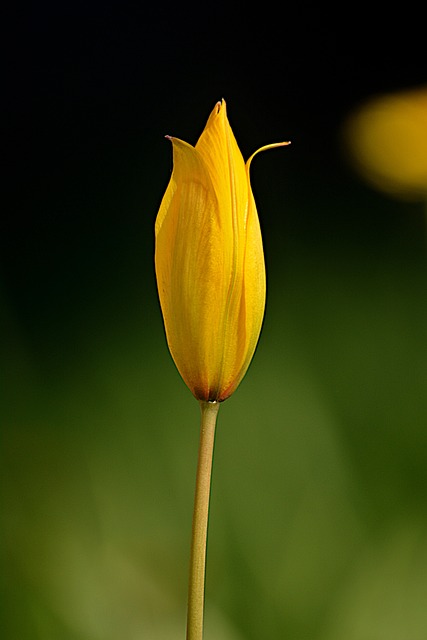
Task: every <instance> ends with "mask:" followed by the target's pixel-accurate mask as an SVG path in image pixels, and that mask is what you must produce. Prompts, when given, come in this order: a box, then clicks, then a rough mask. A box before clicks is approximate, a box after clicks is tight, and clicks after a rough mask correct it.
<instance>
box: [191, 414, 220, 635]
mask: <svg viewBox="0 0 427 640" xmlns="http://www.w3.org/2000/svg"><path fill="white" fill-rule="evenodd" d="M200 408H201V414H202V415H201V427H200V444H199V460H198V464H197V475H196V493H195V497H194V511H193V529H192V536H191V557H190V578H189V585H188V608H187V640H202V638H203V610H204V600H205V566H206V539H207V532H208V514H209V495H210V488H211V472H212V458H213V450H214V441H215V426H216V419H217V415H218V410H219V403H218V402H201V403H200Z"/></svg>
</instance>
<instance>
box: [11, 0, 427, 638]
mask: <svg viewBox="0 0 427 640" xmlns="http://www.w3.org/2000/svg"><path fill="white" fill-rule="evenodd" d="M372 12H373V8H372V7H371V9H370V10H364V11H363V12H362V9H361V8H359V7H356V6H349V5H346V6H345V7H344V6H343V7H340V8H334V9H333V10H332V9H328V7H325V6H323V5H320V6H315V7H314V8H311V7H310V6H306V5H304V6H301V7H300V8H298V7H297V6H295V5H293V6H288V5H269V4H268V3H264V4H262V6H257V7H255V8H254V9H252V10H250V9H249V8H248V6H247V5H245V4H228V5H225V4H221V3H216V4H214V5H213V4H207V5H203V4H199V5H197V6H193V5H188V4H180V5H178V4H176V5H168V4H160V3H159V4H158V5H153V4H145V3H130V2H123V3H120V4H119V3H117V4H116V3H94V2H89V3H87V4H83V3H73V4H68V3H65V4H64V3H63V4H54V3H42V4H38V5H33V6H32V7H30V8H28V9H26V10H24V9H23V8H22V10H21V9H18V10H15V12H14V15H10V20H9V19H8V20H6V21H5V27H6V29H5V31H6V34H5V36H6V37H5V54H4V60H3V62H4V63H5V65H4V75H3V85H4V97H3V100H2V102H3V104H2V107H3V118H2V125H3V142H4V144H3V150H4V164H5V178H6V190H5V195H6V198H5V200H4V204H3V207H2V209H3V211H2V217H1V223H0V224H1V256H0V258H1V264H0V267H1V272H0V303H1V326H2V340H1V342H2V353H3V355H2V359H1V363H2V365H1V372H2V389H1V395H2V397H3V400H2V408H1V412H2V415H3V418H2V422H3V423H4V428H3V434H4V446H3V449H2V450H3V455H4V462H3V465H2V466H3V470H4V471H3V473H4V479H3V489H4V490H3V496H4V507H5V508H4V513H5V518H4V520H5V523H4V538H5V544H4V545H3V546H4V550H5V568H6V571H5V572H4V576H5V578H4V584H3V588H4V600H5V603H6V607H5V612H4V622H3V624H4V627H5V630H6V636H5V637H7V638H8V639H10V640H12V639H14V638H20V640H22V639H23V638H27V637H28V638H35V637H37V638H43V639H45V638H46V639H47V638H55V639H57V638H61V639H62V638H65V639H68V638H70V639H80V638H82V639H86V638H87V639H89V638H100V639H104V638H105V639H110V638H111V639H112V638H120V639H121V640H125V639H127V638H129V639H132V640H133V639H134V638H135V639H136V638H138V639H139V638H141V639H145V638H147V639H152V638H153V639H154V638H171V639H172V638H175V637H176V638H179V637H183V633H184V631H183V629H184V625H185V590H186V579H187V573H186V572H187V561H188V543H189V530H190V519H191V508H192V495H193V482H194V470H195V463H196V450H197V432H198V425H197V423H198V407H197V404H196V403H195V401H194V400H193V399H192V397H191V394H190V393H189V392H188V391H187V389H186V388H185V386H184V384H183V383H182V381H181V380H180V378H179V376H178V374H177V372H176V371H175V369H174V366H173V364H172V362H171V359H170V357H169V354H168V352H167V348H166V344H165V340H164V335H163V328H162V320H161V315H160V311H159V307H158V301H157V294H156V289H155V277H154V269H153V245H154V236H153V226H154V220H155V216H156V213H157V210H158V207H159V204H160V200H161V197H162V195H163V192H164V190H165V188H166V185H167V182H168V179H169V175H170V171H171V149H170V146H169V143H168V142H167V141H166V140H165V139H164V136H165V135H166V134H171V135H175V136H177V137H180V138H182V139H184V140H186V141H188V142H190V143H195V142H196V141H197V138H198V136H199V135H200V133H201V131H202V130H203V127H204V125H205V122H206V119H207V117H208V115H209V113H210V111H211V110H212V108H213V106H214V104H215V103H216V102H217V101H218V100H219V99H221V98H225V100H226V102H227V108H228V115H229V120H230V123H231V126H232V128H233V130H234V133H235V135H236V138H237V141H238V143H239V146H240V148H241V150H242V153H243V155H244V157H245V158H247V157H248V156H249V155H250V154H251V153H252V152H253V151H254V150H255V149H257V148H258V147H259V146H262V145H263V144H267V143H269V142H275V141H280V140H288V139H289V140H291V141H292V145H291V147H288V148H284V149H277V150H274V151H270V152H268V153H266V154H265V155H264V154H263V155H262V156H259V157H258V158H257V159H256V161H255V162H254V164H253V168H252V182H253V188H254V192H255V195H256V198H257V204H258V210H259V214H260V219H261V225H262V229H263V234H264V242H265V252H266V262H267V270H268V282H269V290H268V291H269V293H268V303H267V311H266V320H265V325H264V329H263V334H262V337H261V341H260V345H259V348H258V351H257V354H256V356H255V359H254V362H253V365H252V366H251V369H250V372H249V374H248V376H247V379H245V381H244V382H243V383H242V386H241V388H240V389H239V390H238V392H237V393H236V395H235V397H234V398H232V399H231V400H229V401H227V403H226V404H225V405H224V406H223V407H222V408H221V413H220V418H219V420H220V429H219V431H218V438H217V450H216V460H215V471H214V485H213V495H212V510H211V529H210V547H209V567H208V581H207V621H206V638H207V640H209V638H211V637H222V638H224V639H225V640H227V639H228V638H229V639H235V640H238V639H241V638H248V639H252V638H253V639H255V638H265V637H274V638H282V637H289V638H293V639H294V640H298V639H301V640H302V639H303V638H307V637H310V638H311V639H312V640H314V639H319V640H335V639H338V638H343V637H345V638H346V639H347V640H366V639H369V640H371V639H372V640H377V639H379V640H380V639H382V638H387V640H394V638H396V640H400V639H401V638H405V640H418V638H420V639H421V638H424V637H425V632H426V629H427V618H426V615H425V611H424V609H425V607H424V603H425V597H426V595H427V547H426V542H425V540H426V535H425V534H426V524H427V523H426V510H425V491H426V489H427V482H426V465H427V438H426V417H427V406H426V383H427V373H426V362H427V349H426V344H427V341H426V338H427V334H426V320H427V309H426V294H425V292H426V229H425V226H426V219H425V203H423V202H419V201H413V202H410V201H403V200H395V199H393V198H392V197H391V196H389V195H386V194H382V193H380V192H376V191H374V190H373V189H372V188H371V187H369V186H368V185H366V184H365V183H363V181H362V179H361V178H360V177H359V176H358V175H357V174H356V173H355V172H354V171H353V167H352V163H351V162H350V160H349V157H348V151H347V149H346V148H345V146H344V144H343V139H342V126H343V124H344V123H345V121H346V119H347V117H348V116H349V114H350V113H351V112H352V111H353V110H354V109H355V108H356V107H357V106H358V105H360V104H363V103H364V101H365V100H367V99H368V98H370V97H371V96H375V95H378V94H381V93H392V92H394V91H400V90H403V89H405V88H408V89H410V88H415V87H418V86H421V85H424V84H426V82H427V63H426V55H425V33H422V19H421V17H420V16H417V15H416V12H415V11H414V10H411V7H410V5H409V6H407V7H406V6H405V7H401V6H400V5H399V6H397V8H396V10H395V14H393V13H392V10H390V9H387V13H381V14H380V16H379V18H378V19H377V20H376V21H374V18H373V15H371V13H372Z"/></svg>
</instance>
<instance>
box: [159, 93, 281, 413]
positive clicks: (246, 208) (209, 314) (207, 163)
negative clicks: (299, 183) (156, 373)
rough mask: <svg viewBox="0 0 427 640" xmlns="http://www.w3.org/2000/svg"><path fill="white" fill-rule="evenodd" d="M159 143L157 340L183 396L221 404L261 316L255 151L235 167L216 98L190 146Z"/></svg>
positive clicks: (247, 356) (241, 371) (251, 346)
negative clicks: (168, 150) (169, 148)
mask: <svg viewBox="0 0 427 640" xmlns="http://www.w3.org/2000/svg"><path fill="white" fill-rule="evenodd" d="M169 139H170V140H171V142H172V145H173V172H172V176H171V179H170V182H169V185H168V187H167V190H166V193H165V194H164V196H163V200H162V203H161V205H160V209H159V212H158V215H157V219H156V226H155V235H156V250H155V267H156V276H157V286H158V292H159V298H160V304H161V308H162V313H163V319H164V325H165V331H166V337H167V342H168V346H169V349H170V352H171V355H172V357H173V359H174V362H175V364H176V366H177V368H178V371H179V372H180V374H181V376H182V378H183V379H184V382H185V383H186V384H187V386H188V387H189V389H190V390H191V392H192V393H193V395H194V396H195V397H196V398H197V399H198V400H201V401H205V402H207V401H209V402H221V401H223V400H225V399H226V398H228V397H229V396H230V395H231V394H232V393H233V392H234V391H235V389H236V388H237V386H238V385H239V383H240V381H241V380H242V378H243V376H244V375H245V373H246V370H247V368H248V366H249V364H250V362H251V359H252V356H253V354H254V351H255V348H256V345H257V342H258V338H259V334H260V331H261V325H262V321H263V316H264V307H265V293H266V277H265V265H264V253H263V246H262V238H261V231H260V225H259V220H258V214H257V210H256V207H255V201H254V197H253V194H252V189H251V186H250V180H249V166H250V163H251V160H252V158H253V157H254V155H255V154H253V155H252V156H251V157H250V158H249V160H248V161H247V162H246V164H245V162H244V160H243V157H242V154H241V152H240V150H239V147H238V146H237V143H236V140H235V138H234V135H233V132H232V130H231V127H230V125H229V122H228V119H227V112H226V105H225V102H224V101H222V102H218V103H217V104H216V105H215V108H214V110H213V111H212V113H211V115H210V117H209V119H208V122H207V124H206V127H205V129H204V131H203V133H202V135H201V136H200V138H199V140H198V142H197V144H196V146H195V147H193V146H192V145H190V144H187V143H186V142H183V141H182V140H179V139H177V138H174V137H170V138H169ZM283 144H288V143H278V144H273V145H267V146H266V147H262V149H259V150H258V151H261V150H263V149H267V148H271V147H276V146H281V145H283ZM258 151H257V152H256V153H258Z"/></svg>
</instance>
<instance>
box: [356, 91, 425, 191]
mask: <svg viewBox="0 0 427 640" xmlns="http://www.w3.org/2000/svg"><path fill="white" fill-rule="evenodd" d="M344 135H345V139H346V142H347V144H348V148H349V151H350V153H351V155H352V157H353V159H354V161H355V163H356V166H357V168H358V170H359V171H360V172H361V174H362V175H363V176H364V177H365V178H366V179H367V180H368V181H369V182H371V183H372V184H373V185H374V186H375V187H377V188H379V189H381V190H383V191H386V192H388V193H390V194H392V195H396V196H400V197H403V198H408V199H418V198H423V199H425V197H426V196H427V87H421V88H419V89H413V90H410V91H401V92H399V93H394V94H389V95H383V96H378V97H376V98H373V99H371V100H370V101H368V102H367V103H365V104H364V105H362V106H361V107H360V108H359V109H357V110H356V111H355V112H354V113H353V114H352V115H351V116H350V117H349V119H348V121H347V122H346V124H345V128H344Z"/></svg>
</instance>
